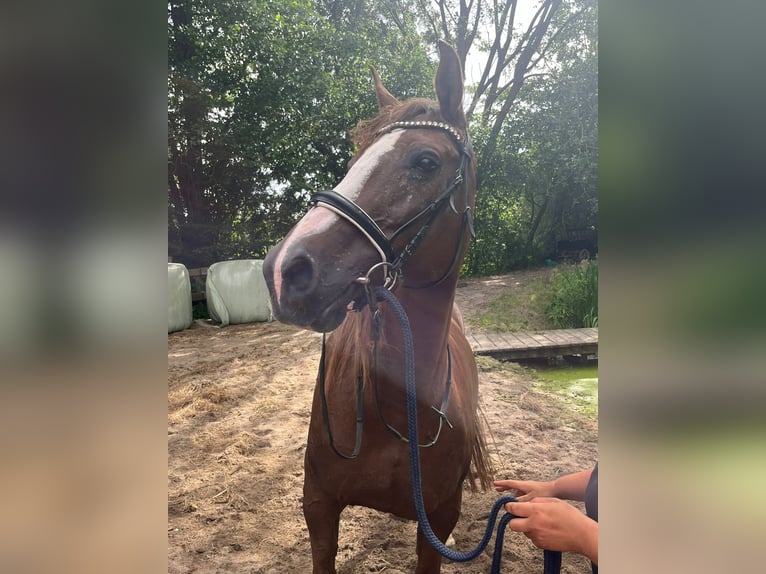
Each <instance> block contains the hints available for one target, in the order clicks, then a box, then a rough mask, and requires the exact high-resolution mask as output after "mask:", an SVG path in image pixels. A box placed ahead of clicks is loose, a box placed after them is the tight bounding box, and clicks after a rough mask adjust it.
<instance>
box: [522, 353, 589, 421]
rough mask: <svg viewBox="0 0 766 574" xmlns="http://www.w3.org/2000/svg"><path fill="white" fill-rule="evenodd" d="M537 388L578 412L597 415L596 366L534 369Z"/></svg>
mask: <svg viewBox="0 0 766 574" xmlns="http://www.w3.org/2000/svg"><path fill="white" fill-rule="evenodd" d="M534 372H535V376H536V378H537V379H538V382H537V386H538V387H540V388H541V389H542V390H544V391H546V392H551V393H555V394H557V395H560V396H561V397H563V398H564V399H566V400H567V401H569V402H571V403H572V404H573V406H574V407H575V408H576V409H577V410H578V411H580V412H583V413H585V414H589V415H598V365H597V364H596V363H593V364H592V365H591V364H589V365H566V366H555V367H535V368H534Z"/></svg>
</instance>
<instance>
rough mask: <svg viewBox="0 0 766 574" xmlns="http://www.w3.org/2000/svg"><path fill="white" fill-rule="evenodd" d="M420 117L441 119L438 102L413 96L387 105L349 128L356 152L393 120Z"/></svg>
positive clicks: (365, 146) (370, 142) (399, 120)
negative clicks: (373, 115)
mask: <svg viewBox="0 0 766 574" xmlns="http://www.w3.org/2000/svg"><path fill="white" fill-rule="evenodd" d="M415 118H421V119H434V120H436V119H443V118H442V117H441V112H440V110H439V104H438V103H437V102H435V101H433V100H429V99H426V98H413V99H411V100H407V101H406V102H403V103H402V104H401V105H398V106H387V107H385V108H383V109H382V110H381V112H380V113H379V114H378V115H377V116H375V117H374V118H371V119H368V120H362V121H361V122H359V123H358V124H357V125H356V127H355V128H354V129H353V130H351V139H352V142H353V144H354V147H355V148H356V150H357V154H360V153H362V152H364V150H366V149H367V148H368V147H370V146H371V145H372V143H373V142H374V141H375V139H376V136H377V132H378V131H379V130H380V129H381V128H384V127H385V126H387V125H389V124H392V123H394V122H403V121H410V120H414V119H415Z"/></svg>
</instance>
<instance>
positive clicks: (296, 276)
mask: <svg viewBox="0 0 766 574" xmlns="http://www.w3.org/2000/svg"><path fill="white" fill-rule="evenodd" d="M316 276H317V274H316V272H315V264H314V260H313V259H311V257H309V256H308V255H306V254H299V255H296V256H294V257H293V258H291V259H290V260H289V261H285V263H284V264H283V265H282V278H283V280H284V290H285V293H286V294H287V295H288V296H289V297H304V296H306V295H307V294H308V293H310V292H311V291H312V290H313V289H314V287H315V285H316Z"/></svg>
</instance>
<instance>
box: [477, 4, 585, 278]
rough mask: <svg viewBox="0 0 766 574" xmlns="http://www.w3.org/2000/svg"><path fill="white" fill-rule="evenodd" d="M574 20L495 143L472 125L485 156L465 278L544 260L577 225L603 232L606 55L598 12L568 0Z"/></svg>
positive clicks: (485, 129)
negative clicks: (601, 139)
mask: <svg viewBox="0 0 766 574" xmlns="http://www.w3.org/2000/svg"><path fill="white" fill-rule="evenodd" d="M558 17H559V18H570V17H571V25H570V26H569V27H567V28H565V29H564V33H562V34H561V35H559V36H558V37H557V39H556V41H555V42H554V43H553V44H552V45H551V47H550V51H551V52H552V54H551V55H550V56H549V57H548V58H547V59H546V60H545V65H541V67H542V70H541V71H540V72H539V73H536V74H534V75H532V76H530V77H528V78H527V79H526V81H525V83H524V86H523V88H522V90H521V92H520V93H519V96H518V102H517V104H516V105H515V106H514V108H513V110H512V111H511V113H510V114H509V116H508V121H507V122H506V123H505V124H504V125H503V127H502V129H501V131H500V133H499V134H498V136H497V141H496V144H495V145H494V146H491V145H490V144H489V139H490V133H489V132H490V128H489V123H488V122H486V121H485V120H484V118H483V117H482V118H479V119H477V120H475V121H474V122H472V125H471V131H472V135H473V138H474V143H475V147H476V150H477V155H478V157H479V172H478V173H479V185H480V188H479V193H478V195H477V204H476V231H477V237H476V241H475V242H474V244H473V245H472V247H471V249H470V250H469V252H468V254H467V257H466V266H465V268H464V273H465V274H466V275H472V276H484V275H489V274H494V273H502V272H505V271H508V270H510V269H514V268H520V267H528V266H530V265H536V264H540V263H542V262H543V261H544V260H545V259H546V258H549V257H554V258H555V254H556V243H557V241H558V240H561V239H565V238H566V236H567V231H568V230H570V229H580V228H587V227H591V226H595V225H596V222H597V210H598V203H597V190H598V59H597V28H596V11H595V6H593V5H592V4H589V3H585V4H584V5H579V4H571V5H570V4H568V5H567V6H566V7H565V8H562V10H561V13H560V14H559V16H558Z"/></svg>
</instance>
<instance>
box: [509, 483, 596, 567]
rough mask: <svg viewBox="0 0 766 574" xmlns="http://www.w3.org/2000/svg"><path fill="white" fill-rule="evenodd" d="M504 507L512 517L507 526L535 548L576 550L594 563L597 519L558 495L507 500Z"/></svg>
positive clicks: (564, 550) (562, 550)
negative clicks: (524, 500)
mask: <svg viewBox="0 0 766 574" xmlns="http://www.w3.org/2000/svg"><path fill="white" fill-rule="evenodd" d="M505 509H506V510H507V511H508V512H510V513H511V514H513V515H514V516H516V518H514V519H513V520H511V521H510V523H509V525H508V527H509V528H510V529H511V530H513V531H515V532H523V533H524V534H525V535H526V536H527V537H528V538H529V539H530V540H531V541H532V543H533V544H534V545H535V546H537V547H538V548H543V549H545V550H558V551H560V552H577V553H578V554H583V555H584V556H586V557H588V558H589V559H590V560H591V561H592V562H593V563H594V564H596V565H598V522H596V521H595V520H592V519H591V518H588V517H587V516H586V515H584V514H583V513H582V512H580V511H579V510H578V509H577V508H575V507H574V506H572V505H571V504H568V503H566V502H564V501H563V500H560V499H558V498H535V499H534V500H533V501H532V502H509V503H507V504H506V505H505Z"/></svg>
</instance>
